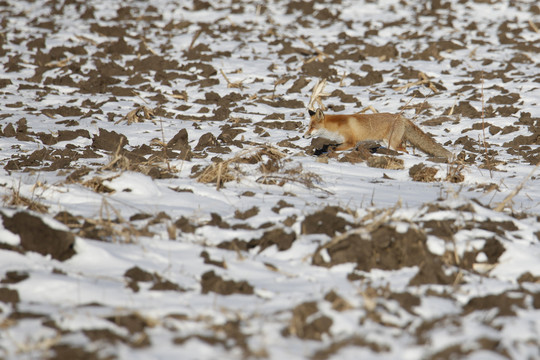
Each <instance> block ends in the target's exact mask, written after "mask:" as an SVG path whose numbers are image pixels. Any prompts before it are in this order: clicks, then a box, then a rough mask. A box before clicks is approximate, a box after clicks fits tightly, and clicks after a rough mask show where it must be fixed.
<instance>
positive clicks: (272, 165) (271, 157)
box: [196, 145, 286, 190]
mask: <svg viewBox="0 0 540 360" xmlns="http://www.w3.org/2000/svg"><path fill="white" fill-rule="evenodd" d="M285 156H286V155H285V154H284V153H282V152H281V151H279V150H278V149H276V148H274V147H272V146H270V145H258V146H257V147H256V148H255V149H249V150H246V151H242V152H240V153H239V154H237V155H236V156H234V157H233V158H231V159H228V160H224V161H221V162H218V163H213V164H211V165H208V166H207V167H206V168H204V169H203V170H202V171H201V172H200V173H198V174H197V175H196V177H197V181H198V182H201V183H204V184H208V183H215V184H216V189H217V190H219V189H220V188H221V187H222V186H223V184H225V183H226V182H229V181H234V180H236V181H238V180H239V179H240V178H241V177H242V176H243V175H244V173H243V171H242V170H241V169H240V164H259V171H260V172H262V173H268V172H272V171H278V170H279V169H280V168H281V160H282V159H283V158H284V157H285Z"/></svg>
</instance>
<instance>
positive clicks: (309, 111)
mask: <svg viewBox="0 0 540 360" xmlns="http://www.w3.org/2000/svg"><path fill="white" fill-rule="evenodd" d="M307 112H308V114H309V116H313V115H315V111H313V110H311V109H308V111H307Z"/></svg>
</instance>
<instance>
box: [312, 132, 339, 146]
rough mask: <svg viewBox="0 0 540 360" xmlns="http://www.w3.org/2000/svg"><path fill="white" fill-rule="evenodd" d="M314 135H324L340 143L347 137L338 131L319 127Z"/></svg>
mask: <svg viewBox="0 0 540 360" xmlns="http://www.w3.org/2000/svg"><path fill="white" fill-rule="evenodd" d="M313 136H314V137H323V138H325V139H328V140H332V141H335V142H338V143H343V142H344V141H345V138H344V137H343V136H342V135H341V134H340V133H337V132H334V131H328V130H327V129H317V130H316V131H314V132H313Z"/></svg>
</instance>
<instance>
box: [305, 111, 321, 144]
mask: <svg viewBox="0 0 540 360" xmlns="http://www.w3.org/2000/svg"><path fill="white" fill-rule="evenodd" d="M308 114H309V117H310V120H309V127H308V129H307V131H306V133H305V134H304V139H309V138H310V137H312V136H313V135H315V134H317V132H319V130H321V129H323V128H324V113H323V112H322V110H321V109H316V110H311V109H309V110H308Z"/></svg>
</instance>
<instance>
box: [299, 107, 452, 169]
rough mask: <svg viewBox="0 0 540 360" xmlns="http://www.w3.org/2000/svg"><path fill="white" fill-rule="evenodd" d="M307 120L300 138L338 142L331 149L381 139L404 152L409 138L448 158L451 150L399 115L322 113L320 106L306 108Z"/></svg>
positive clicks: (428, 152)
mask: <svg viewBox="0 0 540 360" xmlns="http://www.w3.org/2000/svg"><path fill="white" fill-rule="evenodd" d="M308 112H309V116H310V117H311V121H310V123H309V128H308V129H307V131H306V133H305V134H304V138H310V137H312V136H320V137H324V138H327V139H330V140H335V141H337V142H339V143H340V145H339V146H338V147H336V149H335V150H338V151H341V150H347V149H350V148H352V147H354V146H356V144H357V143H358V142H360V141H366V140H375V141H381V140H382V141H384V142H385V143H386V144H387V145H388V147H389V148H391V149H393V150H399V151H404V152H407V150H406V149H405V146H404V145H405V144H404V142H405V141H409V142H410V143H411V144H412V145H414V146H416V147H417V148H419V149H420V150H422V151H423V152H425V153H427V154H430V155H433V156H437V157H444V158H446V159H447V160H448V161H451V160H452V153H451V152H450V151H448V150H446V149H445V148H443V147H442V146H441V145H439V144H437V143H436V142H435V140H433V138H431V137H430V136H429V135H428V134H426V133H425V132H423V131H422V130H420V129H419V128H418V127H417V126H416V125H414V124H413V123H412V122H411V121H410V120H408V119H405V118H404V117H402V116H401V115H399V114H389V113H376V114H354V115H338V114H335V115H325V114H324V113H323V111H322V110H321V109H316V110H311V109H310V110H308Z"/></svg>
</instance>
